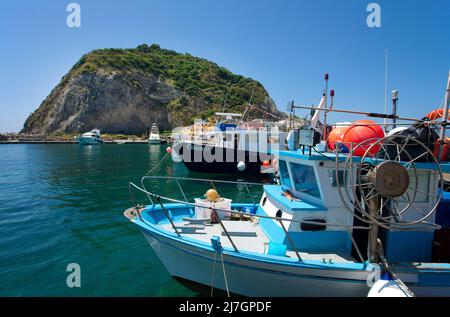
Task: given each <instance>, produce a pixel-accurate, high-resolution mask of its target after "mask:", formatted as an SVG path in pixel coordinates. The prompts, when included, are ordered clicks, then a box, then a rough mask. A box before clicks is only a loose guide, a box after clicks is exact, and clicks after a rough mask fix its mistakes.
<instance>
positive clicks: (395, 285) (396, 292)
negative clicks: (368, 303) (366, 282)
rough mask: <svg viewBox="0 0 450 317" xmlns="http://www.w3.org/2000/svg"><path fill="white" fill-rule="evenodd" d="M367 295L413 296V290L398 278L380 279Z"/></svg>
mask: <svg viewBox="0 0 450 317" xmlns="http://www.w3.org/2000/svg"><path fill="white" fill-rule="evenodd" d="M367 297H412V294H411V291H410V290H409V289H405V287H404V286H403V285H402V284H401V283H399V282H398V281H396V280H378V281H376V282H375V284H373V286H372V288H371V289H370V291H369V294H367Z"/></svg>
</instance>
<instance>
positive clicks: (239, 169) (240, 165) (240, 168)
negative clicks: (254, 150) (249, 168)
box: [237, 161, 246, 172]
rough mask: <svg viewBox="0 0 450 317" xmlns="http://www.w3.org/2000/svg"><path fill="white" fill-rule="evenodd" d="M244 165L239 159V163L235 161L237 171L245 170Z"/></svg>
mask: <svg viewBox="0 0 450 317" xmlns="http://www.w3.org/2000/svg"><path fill="white" fill-rule="evenodd" d="M245 167H246V166H245V163H244V162H242V161H240V162H239V163H237V169H238V171H239V172H243V171H245Z"/></svg>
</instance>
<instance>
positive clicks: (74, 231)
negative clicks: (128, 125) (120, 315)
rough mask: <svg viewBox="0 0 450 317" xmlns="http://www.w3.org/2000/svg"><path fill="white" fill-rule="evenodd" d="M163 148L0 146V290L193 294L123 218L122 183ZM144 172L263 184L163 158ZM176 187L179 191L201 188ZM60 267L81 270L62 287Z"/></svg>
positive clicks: (161, 186)
mask: <svg viewBox="0 0 450 317" xmlns="http://www.w3.org/2000/svg"><path fill="white" fill-rule="evenodd" d="M166 147H167V146H166V145H161V146H159V145H146V144H142V145H106V144H105V145H100V146H81V145H70V144H67V145H51V144H48V145H26V144H22V145H16V144H15V145H0V296H196V295H198V294H199V290H198V289H196V288H192V287H189V286H188V287H186V286H185V284H184V283H183V284H181V283H179V282H178V281H176V280H175V279H173V278H172V277H171V276H170V275H169V274H168V273H167V271H166V270H165V268H164V267H163V266H162V264H161V263H160V261H159V260H158V258H157V257H156V255H155V254H154V252H153V250H152V249H151V248H150V246H149V245H148V244H147V242H146V241H145V239H144V237H143V236H142V234H141V233H140V231H139V230H138V229H137V228H136V227H135V226H134V225H133V224H132V223H130V222H129V221H128V220H127V219H126V218H125V217H124V216H123V211H124V210H125V209H126V208H128V207H130V206H131V202H130V198H129V193H128V182H129V181H132V182H135V183H136V184H139V182H140V178H141V176H143V175H144V174H146V173H147V172H148V171H149V169H150V168H152V167H153V166H155V165H156V164H157V163H158V162H159V161H160V160H161V158H162V157H163V156H164V155H165V154H166V151H165V150H166ZM153 174H154V175H167V176H182V177H197V178H221V179H231V180H248V181H256V182H260V181H261V180H263V179H254V178H248V177H247V179H245V178H243V176H242V175H211V174H209V175H204V174H194V173H189V172H188V170H187V169H186V168H185V167H184V166H183V165H182V164H180V163H174V162H172V161H171V160H170V159H168V160H166V161H164V163H163V164H162V165H161V166H160V167H159V168H158V169H156V170H155V171H154V172H153ZM205 185H206V187H205ZM182 186H183V188H185V190H186V193H187V194H188V195H189V194H192V195H195V193H196V192H200V191H202V190H203V189H205V190H206V189H208V186H207V184H201V183H199V184H195V185H193V184H189V185H187V184H186V183H182ZM149 188H152V189H156V190H158V191H161V192H162V193H165V194H167V193H171V194H173V195H174V196H175V197H178V198H181V194H179V193H178V190H177V187H176V184H174V183H170V184H169V183H166V182H161V181H152V182H150V183H149ZM223 190H224V192H221V194H222V195H224V194H226V195H227V197H230V198H233V199H244V196H246V194H245V193H244V191H243V190H242V189H241V190H237V191H236V190H235V189H234V187H233V188H228V187H227V188H224V189H223ZM255 198H256V199H258V193H255ZM137 199H138V200H139V201H142V202H144V200H143V199H144V197H143V196H142V195H137ZM247 200H248V199H247ZM69 263H78V264H79V265H80V267H81V287H80V288H69V287H67V285H66V278H67V276H68V274H69V273H68V272H66V267H67V265H68V264H69ZM200 294H201V290H200Z"/></svg>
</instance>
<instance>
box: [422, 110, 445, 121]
mask: <svg viewBox="0 0 450 317" xmlns="http://www.w3.org/2000/svg"><path fill="white" fill-rule="evenodd" d="M426 117H427V118H428V119H430V120H436V119H442V118H444V109H442V108H439V109H436V110H433V111H431V112H430V113H428V114H427V115H426ZM448 118H449V119H450V113H449V115H448Z"/></svg>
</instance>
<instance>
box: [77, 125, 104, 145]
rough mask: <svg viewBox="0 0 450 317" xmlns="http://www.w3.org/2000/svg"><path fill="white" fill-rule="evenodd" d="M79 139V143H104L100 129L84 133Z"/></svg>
mask: <svg viewBox="0 0 450 317" xmlns="http://www.w3.org/2000/svg"><path fill="white" fill-rule="evenodd" d="M77 141H78V143H79V144H87V145H93V144H102V143H103V139H102V138H101V135H100V130H99V129H92V130H91V131H90V132H86V133H83V134H82V135H81V136H78V137H77Z"/></svg>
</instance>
